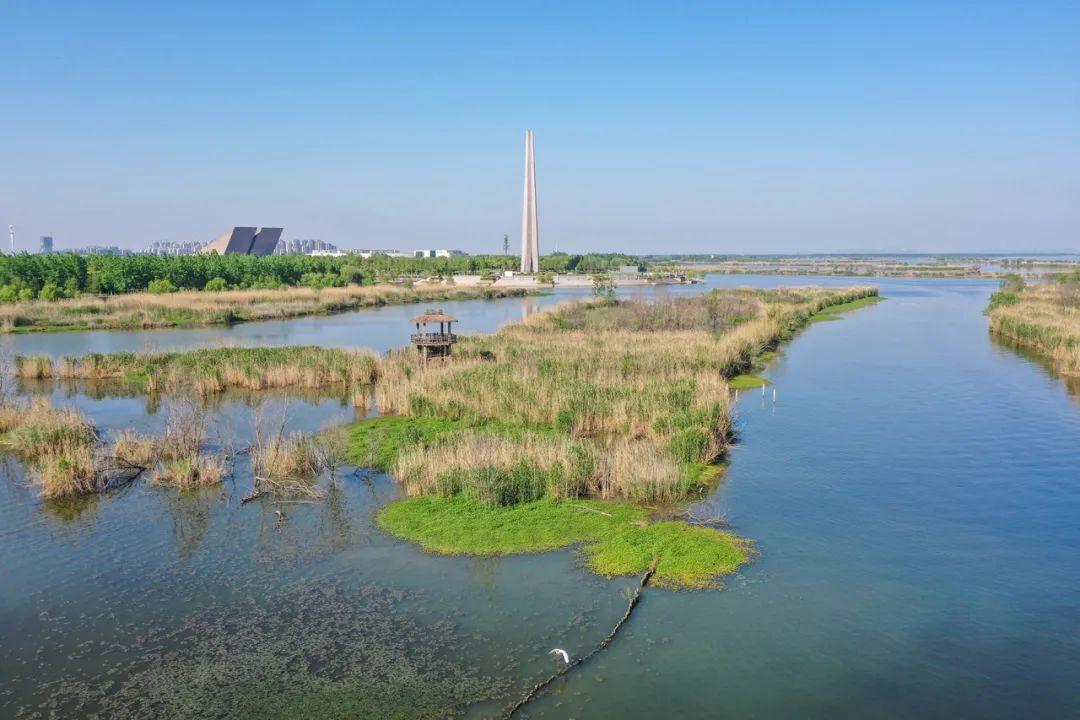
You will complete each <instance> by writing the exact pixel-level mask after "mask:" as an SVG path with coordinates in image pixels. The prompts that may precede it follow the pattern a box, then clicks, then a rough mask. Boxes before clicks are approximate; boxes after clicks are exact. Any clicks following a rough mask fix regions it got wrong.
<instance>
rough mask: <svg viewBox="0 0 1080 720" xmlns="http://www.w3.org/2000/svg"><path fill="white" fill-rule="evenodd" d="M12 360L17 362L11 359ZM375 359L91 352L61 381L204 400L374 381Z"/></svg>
mask: <svg viewBox="0 0 1080 720" xmlns="http://www.w3.org/2000/svg"><path fill="white" fill-rule="evenodd" d="M16 359H17V360H18V359H19V358H16ZM377 360H378V358H377V356H376V355H375V354H374V353H372V352H371V351H368V350H344V349H337V348H323V347H318V346H293V347H277V348H275V347H254V348H243V347H221V348H204V349H198V350H189V351H186V352H173V353H155V352H150V353H110V354H99V353H91V354H88V355H82V356H69V357H65V358H64V359H63V360H62V361H61V362H60V364H59V366H58V368H57V369H56V376H57V377H59V378H62V379H76V380H106V379H128V380H132V381H135V382H138V383H141V384H142V385H143V387H144V389H145V390H147V391H148V392H166V391H176V390H188V389H193V390H195V392H196V393H198V394H199V395H201V396H203V397H207V396H210V395H216V394H218V393H221V392H224V391H226V390H229V389H242V390H252V391H258V390H267V389H273V388H306V389H314V388H322V387H327V386H333V385H343V386H345V387H352V388H354V394H356V395H357V396H358V395H359V393H361V392H363V390H362V388H359V387H357V386H360V385H370V384H371V383H373V382H374V381H375V377H376V371H377V367H378V362H377Z"/></svg>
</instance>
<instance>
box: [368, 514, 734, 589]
mask: <svg viewBox="0 0 1080 720" xmlns="http://www.w3.org/2000/svg"><path fill="white" fill-rule="evenodd" d="M378 521H379V524H380V526H382V527H383V528H384V529H385V530H387V531H388V532H390V533H391V534H394V535H397V536H399V537H404V538H407V539H409V540H412V541H414V542H416V543H418V544H419V545H420V546H421V547H423V548H424V549H425V550H428V551H431V552H437V553H442V554H446V555H511V554H516V553H522V552H542V551H545V550H557V549H560V548H565V547H569V546H571V545H581V546H582V548H581V553H582V556H583V559H584V561H585V562H586V564H587V565H588V567H589V568H590V569H592V570H593V571H595V572H596V573H598V574H600V575H605V576H615V575H637V574H640V573H642V572H644V571H645V569H646V568H648V567H649V565H650V564H651V563H652V561H653V559H654V558H656V559H657V560H658V562H657V567H656V574H655V576H654V582H655V584H658V585H663V586H668V587H694V588H703V587H710V586H712V585H713V584H714V583H715V581H716V578H718V577H721V576H723V575H726V574H728V573H730V572H733V571H734V570H736V569H737V568H738V567H739V566H740V565H743V564H745V563H746V562H747V561H748V560H749V559H750V556H751V554H752V552H753V551H752V549H751V547H750V545H749V543H747V542H746V541H744V540H742V539H740V538H738V537H736V536H735V535H733V534H731V533H727V532H723V531H720V530H716V529H713V528H707V527H696V526H691V525H687V524H686V523H683V522H675V521H668V522H656V523H651V524H650V523H649V522H648V513H647V511H646V510H644V509H642V508H641V507H638V506H635V505H632V504H630V503H622V502H600V501H595V500H585V499H581V500H573V501H569V500H563V501H558V500H551V499H544V500H537V501H534V502H528V503H518V504H515V505H511V506H505V507H493V506H491V505H486V504H484V503H480V502H475V501H472V500H468V499H466V498H462V497H453V498H449V499H444V498H438V497H430V496H427V497H415V498H410V499H408V500H404V501H401V502H397V503H392V504H391V505H389V506H387V507H386V508H385V509H384V510H383V511H382V512H381V513H380V514H379V516H378Z"/></svg>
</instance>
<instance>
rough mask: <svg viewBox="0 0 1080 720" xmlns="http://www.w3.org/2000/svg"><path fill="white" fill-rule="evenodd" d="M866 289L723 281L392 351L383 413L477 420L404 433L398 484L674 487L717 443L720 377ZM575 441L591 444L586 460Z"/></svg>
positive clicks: (498, 491) (517, 498)
mask: <svg viewBox="0 0 1080 720" xmlns="http://www.w3.org/2000/svg"><path fill="white" fill-rule="evenodd" d="M876 293H877V291H876V290H875V289H873V288H852V289H847V290H822V289H816V288H795V289H789V290H775V291H753V290H728V291H714V292H712V293H707V294H704V295H700V296H694V297H691V298H677V299H670V298H669V299H668V300H666V301H660V302H652V303H649V302H645V301H623V302H617V303H610V302H590V303H574V304H569V305H566V306H561V307H559V308H557V309H556V310H554V311H553V312H548V313H543V314H539V315H535V316H533V317H531V318H529V319H528V320H526V321H524V322H521V323H517V324H514V325H510V326H508V327H506V328H504V329H502V330H501V331H499V332H498V333H496V334H494V335H491V336H486V337H474V338H465V339H464V340H463V341H462V342H461V343H459V345H458V347H457V348H456V349H455V355H454V356H453V357H452V358H450V359H448V360H447V361H445V362H438V363H430V364H427V365H424V364H422V363H421V361H420V360H419V359H418V358H417V357H416V355H415V353H412V352H408V351H397V352H391V353H389V354H388V355H387V357H386V358H385V359H384V361H383V362H382V363H381V364H380V370H379V376H380V379H379V383H378V385H377V387H376V399H377V403H378V408H379V410H380V412H381V413H383V414H384V415H398V416H407V417H412V418H417V419H431V418H436V419H440V420H445V421H449V422H452V423H454V424H455V427H460V426H462V425H463V426H465V427H473V428H477V430H476V431H475V432H460V431H454V432H449V433H445V434H443V435H441V436H440V437H439V438H437V439H436V440H435V441H428V442H418V443H415V447H414V448H412V449H411V450H407V451H405V452H403V453H400V454H399V455H398V457H397V460H396V463H395V465H394V469H395V471H396V472H397V474H398V475H399V476H400V477H401V478H402V480H403V482H404V487H405V490H406V492H407V493H408V494H410V495H425V494H436V495H443V496H449V495H454V494H459V493H460V494H464V495H466V496H468V497H472V498H474V499H477V500H481V501H483V502H487V503H493V504H500V505H501V504H513V503H514V502H521V501H527V500H529V499H537V498H538V497H556V498H558V497H566V496H575V497H576V496H591V497H604V498H619V499H629V500H636V501H641V502H670V501H676V500H679V499H682V498H684V497H686V496H687V495H688V494H689V493H691V492H692V491H693V490H694V489H695V487H697V484H696V483H695V478H696V475H697V473H698V472H699V471H700V468H701V466H703V465H708V464H711V463H715V462H717V461H718V460H719V459H720V458H722V457H723V455H724V453H725V451H726V449H727V447H728V444H729V441H730V438H731V435H732V425H731V409H730V406H729V396H730V393H729V389H728V385H727V383H726V381H725V378H728V377H732V376H734V375H737V374H739V373H741V372H744V371H746V370H747V369H749V368H750V367H751V366H752V364H753V362H754V360H755V359H756V358H757V357H758V356H759V355H761V353H762V352H764V351H765V350H767V349H768V348H770V347H772V346H774V345H775V344H776V343H777V342H779V341H780V340H782V339H784V338H786V337H789V336H790V335H791V333H793V332H794V331H796V330H797V329H798V328H800V327H802V326H804V325H805V324H806V323H807V322H809V321H810V319H811V318H812V317H813V316H814V314H815V313H818V312H821V311H822V310H823V309H825V308H827V307H829V306H832V305H841V304H845V303H850V302H853V301H856V300H859V299H861V298H866V297H873V296H875V295H876ZM508 427H509V428H520V429H524V431H523V432H509V433H508V432H507V428H508ZM395 437H402V436H401V434H400V433H399V434H398V435H397V436H395ZM576 457H583V458H584V457H588V458H591V461H590V462H589V463H588V464H587V467H588V468H589V469H588V472H584V471H583V470H582V467H585V466H578V465H575V461H574V460H573V459H574V458H576Z"/></svg>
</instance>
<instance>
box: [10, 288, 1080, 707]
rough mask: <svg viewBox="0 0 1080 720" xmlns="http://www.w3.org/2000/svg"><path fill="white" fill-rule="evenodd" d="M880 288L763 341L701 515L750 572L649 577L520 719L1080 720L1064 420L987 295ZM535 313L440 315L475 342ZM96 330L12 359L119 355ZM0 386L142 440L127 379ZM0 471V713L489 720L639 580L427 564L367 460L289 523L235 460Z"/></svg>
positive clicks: (246, 418)
mask: <svg viewBox="0 0 1080 720" xmlns="http://www.w3.org/2000/svg"><path fill="white" fill-rule="evenodd" d="M714 282H717V283H724V284H728V285H743V284H755V285H782V284H793V283H800V282H806V283H808V284H809V283H815V284H828V285H849V284H852V283H853V279H850V278H810V279H806V280H805V281H804V280H801V279H797V278H795V279H793V278H753V277H747V276H735V277H725V278H718V279H715V280H714ZM877 284H879V285H880V286H882V288H883V294H885V295H887V296H888V297H889V298H890V300H889V302H887V303H883V304H880V305H878V306H875V307H873V308H870V309H867V310H862V311H859V312H858V313H855V314H853V315H850V316H848V317H847V318H846V319H845V320H844V321H842V322H834V323H822V324H819V325H816V326H814V327H812V328H811V329H810V330H809V331H808V332H806V333H804V334H803V335H801V336H800V337H799V338H797V339H796V341H795V342H794V343H793V344H792V345H791V346H790V347H789V348H788V349H787V350H786V351H785V352H784V353H783V354H782V355H781V357H780V358H779V359H778V361H777V362H776V363H775V364H774V366H773V367H772V368H771V369H770V373H769V374H770V375H771V377H772V379H773V380H774V381H775V382H776V388H777V390H778V392H779V403H778V404H776V405H775V406H774V405H773V404H772V403H771V401H769V400H768V399H766V401H764V402H763V401H762V398H761V397H760V396H758V395H754V394H752V393H751V394H744V395H743V399H742V402H741V405H740V419H739V425H740V428H741V430H742V434H743V435H742V442H741V443H740V444H739V445H738V446H737V448H736V449H735V452H734V456H733V458H732V463H731V467H730V469H729V471H728V473H727V479H726V482H725V484H724V485H723V486H722V487H721V489H720V490H719V491H718V492H717V493H716V494H715V495H714V496H713V497H712V498H710V500H709V501H708V502H707V503H705V505H704V506H703V507H702V508H701V511H702V513H710V514H711V513H714V512H720V513H724V514H726V515H727V516H728V518H729V519H730V520H731V521H732V522H733V523H734V524H735V527H736V529H737V531H738V532H740V533H741V534H743V535H746V536H748V537H750V538H752V539H753V540H754V541H755V542H756V543H757V545H758V547H759V549H760V550H761V551H762V556H761V558H760V559H759V560H758V561H757V562H755V563H754V564H753V565H751V566H749V567H748V568H747V569H746V570H745V571H744V572H743V573H741V574H739V575H737V576H734V577H733V578H729V579H728V581H727V590H726V591H724V592H679V593H673V592H667V591H660V590H649V591H648V592H647V593H646V595H645V599H644V602H643V604H642V607H641V609H640V611H639V612H638V613H637V614H636V615H635V618H634V620H633V622H632V623H630V625H629V626H628V627H627V630H626V632H625V634H624V635H621V636H620V638H619V639H618V640H617V641H616V643H614V644H613V645H612V646H611V648H610V649H609V650H607V651H606V652H605V653H604V654H603V655H602V656H600V657H599V658H598V660H597V661H596V662H594V663H590V664H589V665H587V666H585V667H583V668H581V670H580V671H579V672H577V673H575V674H574V675H573V676H571V677H569V678H567V679H565V680H563V681H561V682H560V683H559V684H558V685H557V686H556V687H555V688H554V689H553V690H552V691H551V692H549V693H548V694H546V695H544V696H543V697H542V698H541V699H540V700H539V701H538V702H537V703H536V704H535V705H534V706H530V709H529V713H528V716H530V717H556V718H562V717H614V716H618V717H642V718H654V717H675V716H678V717H717V716H731V717H745V716H753V717H792V716H801V717H868V716H879V717H957V716H966V717H972V716H979V717H1016V716H1028V717H1033V716H1038V717H1065V716H1070V715H1071V716H1076V715H1078V714H1080V697H1078V695H1080V691H1078V690H1077V683H1076V682H1075V680H1076V678H1077V677H1080V644H1078V640H1077V633H1076V629H1077V627H1078V626H1080V560H1078V558H1080V553H1078V550H1080V531H1078V529H1077V522H1076V519H1077V518H1078V517H1080V492H1078V490H1077V486H1076V484H1077V472H1076V468H1077V467H1080V406H1078V405H1077V404H1076V402H1075V401H1073V400H1070V399H1068V396H1067V395H1066V394H1065V393H1063V392H1062V387H1061V385H1060V383H1059V381H1058V380H1056V379H1054V378H1053V377H1051V376H1050V375H1049V374H1048V373H1047V372H1046V370H1045V368H1043V367H1041V366H1040V365H1038V364H1036V363H1034V362H1032V361H1031V360H1029V359H1027V358H1025V357H1022V356H1021V355H1018V354H1017V353H1015V352H1013V351H1012V350H1009V349H1007V348H1004V347H1001V346H998V345H995V344H994V343H993V342H992V341H991V340H990V339H989V338H988V336H987V333H986V325H985V320H984V319H983V318H982V316H981V311H982V308H983V307H984V306H985V303H986V298H987V296H988V294H989V292H990V291H991V289H992V285H991V284H988V283H979V282H973V281H882V282H879V283H877ZM677 291H682V290H677ZM557 299H559V298H557V297H552V298H543V299H529V300H526V301H521V300H515V301H509V302H507V301H501V302H498V303H470V304H462V307H459V308H455V309H454V310H453V313H454V314H455V315H457V316H458V317H461V318H462V319H463V320H466V321H467V322H468V324H467V325H466V327H471V328H474V329H482V330H491V329H494V327H497V326H498V324H501V323H502V322H506V321H508V320H513V319H516V318H517V317H520V316H521V315H522V314H523V313H528V312H530V310H529V309H528V308H529V307H535V306H537V305H539V304H546V303H551V302H554V301H555V300H557ZM530 304H531V305H530ZM387 310H391V312H390V313H386V311H387ZM414 310H415V308H399V309H384V310H382V311H379V312H378V313H369V314H367V315H364V314H352V315H349V316H338V317H335V318H318V319H304V320H302V321H290V322H291V323H294V324H289V323H270V324H264V325H265V326H266V327H260V326H256V325H251V326H240V327H242V328H244V330H243V334H244V338H245V341H250V342H255V343H257V342H264V341H265V342H275V343H277V342H324V343H325V344H331V345H338V344H340V345H365V344H367V345H370V346H372V347H376V349H382V348H381V347H380V344H381V345H390V344H398V343H399V342H400V341H399V340H397V339H396V338H397V335H396V333H399V332H401V333H406V334H407V332H408V325H407V322H406V323H404V325H405V326H404V327H403V328H400V327H398V323H399V322H400V321H401V320H402V318H403V317H405V316H406V315H409V314H411V313H412V312H413V311H414ZM398 315H400V316H401V317H398ZM387 317H392V321H389V320H385V319H386V318H387ZM369 323H371V324H369ZM463 324H466V323H463ZM320 328H321V337H320ZM231 332H232V331H221V332H214V331H198V333H200V334H197V335H195V336H192V337H195V338H197V341H198V342H203V343H206V342H210V343H213V342H220V341H221V338H222V337H224V336H229V335H230V334H231ZM207 333H209V334H207ZM84 335H85V334H84ZM104 335H109V334H108V333H106V334H104ZM145 335H146V336H148V337H149V339H147V338H143V339H142V340H141V341H140V342H144V343H147V342H158V343H163V344H164V342H165V341H159V340H157V339H156V338H157V337H158V334H157V333H148V334H145ZM170 337H174V336H171V335H170ZM95 338H96V339H94V338H91V339H87V338H86V337H83V338H81V339H80V338H76V337H74V336H66V337H65V336H21V337H19V338H17V339H15V338H12V339H9V341H8V345H9V348H10V347H11V344H12V343H15V344H18V345H19V347H20V348H21V351H23V352H26V351H28V349H29V350H34V349H48V350H53V351H56V352H57V354H63V353H66V352H72V349H71V348H70V347H64V345H65V343H67V344H71V343H82V344H84V346H85V347H86V349H91V348H93V349H109V348H108V347H102V343H106V341H105V340H103V339H101V338H100V337H99V336H95ZM232 339H233V338H230V341H231V340H232ZM189 340H192V338H191V337H188V336H183V337H182V338H181V344H182V343H183V342H188V341H189ZM131 342H134V340H133V339H132V338H129V337H128V335H126V334H123V337H122V339H120V340H118V341H117V343H118V345H119V346H122V347H127V345H125V343H131ZM192 342H195V340H192ZM34 343H40V344H41V347H35V345H34ZM159 346H161V345H159ZM21 392H24V393H29V394H33V393H46V394H50V395H52V396H53V397H54V399H56V401H57V402H61V403H70V404H74V405H76V406H77V407H79V408H80V409H81V410H82V411H83V412H85V413H86V414H87V415H88V416H90V417H91V418H92V419H93V420H94V421H95V422H96V423H97V424H99V425H100V426H102V427H103V428H104V429H105V431H106V432H107V433H111V432H115V431H116V430H119V429H122V428H127V427H133V428H135V429H137V430H140V431H148V432H160V430H161V427H162V425H163V422H164V414H165V413H164V411H163V409H162V408H161V407H159V406H158V405H157V404H155V403H154V402H153V401H152V400H148V399H147V398H146V397H144V396H140V395H131V394H129V393H128V392H127V391H125V390H124V389H123V388H120V387H117V386H109V385H107V384H105V385H97V386H92V387H91V386H71V385H68V386H61V385H56V386H53V385H51V384H50V385H47V386H41V385H33V384H29V385H24V386H23V387H22V388H21ZM267 399H268V400H267ZM264 400H267V401H268V402H270V403H271V404H273V405H274V406H275V407H278V408H280V407H282V406H283V404H284V403H285V402H286V400H285V398H284V396H281V395H273V394H271V395H259V396H251V395H248V396H241V395H228V396H225V397H223V398H220V399H219V400H218V401H217V402H216V403H215V404H214V406H213V407H212V412H213V413H214V417H215V420H214V421H213V425H214V426H215V428H217V429H219V430H220V431H221V432H220V433H219V434H221V435H228V436H229V438H231V440H230V441H231V442H235V443H237V444H243V443H244V442H246V441H247V438H248V437H249V433H250V427H251V424H252V413H253V406H254V405H258V404H259V403H260V402H262V401H264ZM287 417H288V426H289V428H290V429H304V430H309V431H310V430H315V429H318V428H320V427H323V426H325V425H326V424H328V423H341V422H346V421H348V420H350V419H352V418H353V417H355V413H354V410H353V408H352V407H351V406H350V405H349V404H348V403H347V402H345V401H344V400H343V399H341V398H337V397H333V396H319V395H308V396H305V397H302V398H297V397H295V396H293V397H292V398H291V399H290V400H289V401H288V411H287ZM2 468H3V472H4V475H5V478H4V480H3V481H0V538H2V539H3V543H0V573H2V575H0V579H2V581H0V716H3V717H57V718H61V717H63V718H66V717H73V716H85V715H89V714H90V713H92V712H97V713H99V714H100V716H101V717H109V718H113V717H117V718H124V717H140V718H141V717H145V718H158V717H179V718H183V717H191V718H195V717H200V718H201V717H221V718H226V717H228V718H233V717H252V718H255V717H259V718H263V717H300V716H305V715H307V716H319V717H395V716H398V717H413V716H417V715H421V716H423V715H425V714H426V715H434V716H439V714H440V711H441V710H442V709H444V708H446V707H448V706H451V705H456V704H462V703H465V702H466V701H473V700H479V699H482V698H487V697H490V696H493V695H494V696H496V697H497V698H498V699H497V700H494V701H489V702H486V703H480V704H478V705H474V706H470V708H469V709H467V710H466V713H467V714H469V715H471V716H477V717H487V716H490V715H492V713H493V712H494V711H495V710H496V709H497V708H498V707H499V706H500V705H501V703H502V702H504V701H505V699H506V698H507V697H509V696H516V694H517V692H518V691H519V690H520V688H521V687H523V686H524V685H525V684H526V683H527V682H528V681H532V680H535V679H537V678H538V677H540V676H542V675H544V674H546V672H548V671H550V669H551V660H550V657H549V656H548V655H547V651H548V650H550V649H551V648H552V647H564V648H567V649H568V650H570V651H571V653H575V654H576V653H578V652H580V651H583V650H585V649H587V648H589V647H591V646H592V645H593V644H594V643H595V642H596V641H597V640H598V639H599V638H600V637H601V636H602V635H603V634H604V633H605V632H606V631H607V629H608V628H609V627H610V625H611V624H612V622H613V621H614V619H616V618H617V617H618V616H619V615H620V614H621V612H622V610H623V608H624V607H625V598H624V596H623V591H624V589H625V588H626V587H627V586H628V585H629V582H630V581H625V580H616V581H607V580H603V579H600V578H596V577H594V576H592V575H591V574H589V573H587V572H585V571H584V570H582V569H580V568H579V567H577V566H576V564H575V561H574V557H573V554H572V553H570V552H560V553H550V554H545V555H538V556H529V557H514V558H500V559H495V558H441V557H434V556H430V555H426V554H424V553H422V552H420V551H418V550H417V549H416V548H415V547H414V546H412V545H409V544H407V543H402V542H398V541H396V540H393V539H392V538H388V537H387V536H385V535H383V534H382V533H380V532H379V531H378V530H377V528H376V527H375V526H374V523H373V520H372V511H373V510H374V509H375V508H377V507H379V506H380V505H382V504H383V503H385V502H387V501H389V500H390V499H392V498H394V497H396V493H397V490H396V488H395V486H394V484H393V482H392V481H391V480H390V479H389V478H387V477H386V476H385V475H381V474H370V473H359V474H352V473H351V470H352V469H351V468H350V469H348V471H347V472H346V474H345V476H343V477H342V478H341V479H340V481H339V482H338V483H337V485H336V488H335V489H332V490H331V492H330V494H329V495H328V497H327V499H326V500H325V501H323V502H320V503H317V504H290V505H283V506H281V507H282V508H283V509H284V511H285V513H286V515H287V516H288V519H287V521H285V522H279V521H278V520H277V517H276V516H275V514H274V512H273V510H274V507H275V506H274V504H273V503H270V502H255V503H250V504H248V505H245V506H241V505H240V504H239V498H240V497H242V496H243V495H245V494H246V493H247V492H248V491H249V489H250V482H251V481H250V475H249V473H248V471H247V469H246V467H245V465H244V462H243V461H241V462H240V463H239V465H238V467H237V470H236V473H235V476H234V477H233V478H231V479H230V480H229V481H227V482H226V483H225V484H224V485H223V486H222V487H220V488H214V489H211V490H207V491H202V492H198V493H177V492H175V491H172V490H170V489H167V488H158V487H152V486H148V485H146V484H145V483H138V484H136V485H133V486H131V487H128V488H125V489H123V490H121V491H119V492H116V493H110V494H108V495H105V496H101V497H93V498H88V499H85V500H81V501H77V502H66V503H48V504H47V503H43V502H42V501H41V500H40V499H39V498H37V497H36V496H35V495H34V493H33V491H32V489H31V488H29V487H28V486H27V485H26V482H25V478H24V476H23V473H22V470H21V467H20V466H19V464H18V463H16V462H14V461H11V460H6V461H5V462H4V463H3V465H2Z"/></svg>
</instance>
